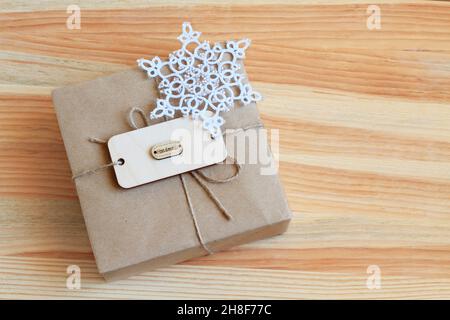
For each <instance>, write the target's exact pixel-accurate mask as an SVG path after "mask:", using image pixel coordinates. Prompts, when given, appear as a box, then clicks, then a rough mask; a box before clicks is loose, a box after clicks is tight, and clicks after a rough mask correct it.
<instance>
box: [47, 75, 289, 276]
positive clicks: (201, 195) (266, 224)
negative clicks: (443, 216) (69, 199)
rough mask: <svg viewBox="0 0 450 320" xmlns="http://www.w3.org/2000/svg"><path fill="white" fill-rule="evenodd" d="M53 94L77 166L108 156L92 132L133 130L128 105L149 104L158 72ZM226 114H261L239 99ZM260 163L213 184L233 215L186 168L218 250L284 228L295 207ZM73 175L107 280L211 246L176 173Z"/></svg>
mask: <svg viewBox="0 0 450 320" xmlns="http://www.w3.org/2000/svg"><path fill="white" fill-rule="evenodd" d="M52 96H53V102H54V106H55V109H56V114H57V118H58V122H59V126H60V129H61V133H62V137H63V140H64V144H65V148H66V151H67V155H68V158H69V162H70V167H71V170H72V173H73V174H77V173H80V172H82V171H84V170H86V169H91V168H95V167H98V166H100V165H103V164H106V163H109V162H110V161H111V159H110V157H109V153H108V150H107V146H106V145H99V144H95V143H89V142H88V140H87V139H88V138H89V137H96V138H101V139H105V140H107V139H109V138H110V137H112V136H113V135H116V134H119V133H123V132H126V131H130V127H129V124H128V123H127V120H126V115H127V112H128V111H129V109H130V108H132V107H141V108H144V109H145V110H146V111H150V110H151V109H152V108H153V106H154V103H155V101H156V97H157V93H156V86H155V82H154V80H152V79H148V78H147V77H146V75H145V73H144V72H142V71H141V70H138V69H137V68H136V69H132V70H129V71H125V72H120V73H117V74H113V75H111V76H108V77H103V78H98V79H95V80H92V81H89V82H85V83H82V84H79V85H74V86H68V87H63V88H58V89H56V90H54V91H53V93H52ZM224 118H225V120H226V123H225V125H224V127H223V128H222V129H223V130H224V129H226V128H242V127H245V126H248V125H252V124H255V123H257V122H259V121H260V119H259V115H258V111H257V108H256V105H255V104H251V105H247V106H236V107H235V108H234V109H233V110H232V111H231V112H227V113H225V114H224ZM156 122H157V121H155V122H154V123H156ZM239 134H245V133H244V132H241V133H237V135H239ZM269 152H270V151H269ZM260 167H261V165H258V164H243V166H242V170H241V172H240V174H239V177H238V178H237V179H235V180H233V181H231V182H229V183H225V184H209V186H210V188H211V189H212V190H213V192H214V193H215V194H216V196H217V197H218V198H219V199H220V200H221V202H222V204H223V205H224V206H225V208H227V210H228V211H229V212H230V213H231V214H232V215H233V217H234V219H233V220H230V221H228V220H226V219H225V218H224V217H223V215H222V214H221V212H220V211H219V210H218V209H217V207H216V205H215V204H214V202H213V201H211V199H210V198H209V197H208V196H207V194H206V193H205V191H204V190H203V189H202V188H201V187H200V186H199V185H198V184H197V183H196V181H195V180H194V179H193V178H192V177H191V176H190V175H189V174H187V175H186V180H187V187H188V189H189V193H190V196H191V199H192V201H193V206H194V209H195V213H196V216H197V219H198V224H199V228H200V230H201V233H202V235H203V237H204V239H205V242H206V243H207V245H208V247H209V248H211V249H213V250H214V251H218V250H222V249H225V248H228V247H230V246H234V245H238V244H242V243H246V242H249V241H254V240H258V239H262V238H265V237H269V236H273V235H276V234H280V233H282V232H284V231H285V230H286V228H287V225H288V223H289V221H290V219H291V213H290V211H289V208H288V205H287V202H286V199H285V196H284V193H283V189H282V186H281V185H280V182H279V178H278V176H277V175H276V174H275V175H261V174H260ZM232 170H234V168H233V166H231V165H214V166H212V167H209V168H206V169H205V173H207V174H208V175H211V176H215V177H219V178H224V177H227V176H229V175H230V174H232V172H233V171H232ZM74 183H75V185H76V189H77V193H78V197H79V199H80V203H81V209H82V212H83V215H84V219H85V222H86V227H87V230H88V234H89V238H90V241H91V245H92V249H93V252H94V255H95V259H96V262H97V266H98V270H99V272H100V273H101V274H102V275H103V276H104V277H105V278H106V279H107V280H114V279H120V278H125V277H128V276H130V275H133V274H136V273H140V272H144V271H148V270H150V269H152V268H155V267H159V266H164V265H169V264H173V263H177V262H180V261H183V260H187V259H190V258H193V257H198V256H201V255H205V254H206V252H205V250H204V249H203V248H202V246H201V244H200V243H199V240H198V238H197V235H196V231H195V227H194V223H193V220H192V216H191V214H190V212H189V207H188V204H187V201H186V198H185V194H184V193H183V189H182V184H181V181H180V177H179V176H174V177H170V178H167V179H164V180H160V181H157V182H153V183H150V184H146V185H143V186H139V187H135V188H132V189H122V188H121V187H120V186H119V185H118V184H117V181H116V178H115V174H114V170H113V169H112V168H108V169H105V170H102V171H99V172H97V173H95V174H92V175H89V176H83V177H80V178H77V179H75V181H74Z"/></svg>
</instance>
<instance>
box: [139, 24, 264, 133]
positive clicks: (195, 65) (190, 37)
mask: <svg viewBox="0 0 450 320" xmlns="http://www.w3.org/2000/svg"><path fill="white" fill-rule="evenodd" d="M200 34H201V33H200V32H197V31H194V30H193V29H192V27H191V24H190V23H187V22H185V23H183V33H182V34H181V35H180V36H179V37H178V40H180V42H181V43H182V47H181V49H179V50H177V51H174V52H172V53H171V54H170V55H169V59H168V61H162V60H161V59H160V58H159V57H154V58H153V59H151V60H146V59H139V60H137V63H138V66H139V67H140V68H142V69H144V70H145V71H147V75H148V76H149V77H150V78H156V79H157V81H158V89H159V91H160V98H159V99H158V100H157V102H156V108H155V109H154V110H153V111H152V112H151V113H150V117H151V118H153V119H154V118H160V117H163V116H167V117H173V116H174V115H175V111H176V110H179V111H181V113H182V114H183V115H184V116H188V115H189V114H190V115H191V116H192V117H193V118H194V119H197V118H200V119H202V121H203V127H204V128H205V129H206V130H209V132H210V133H211V134H212V136H216V135H217V134H218V133H219V128H220V127H221V126H222V125H223V124H224V122H225V121H224V119H223V118H222V117H221V116H220V113H221V112H222V111H229V110H230V109H231V108H232V107H233V106H234V102H235V101H240V102H241V103H242V104H244V105H247V104H249V103H251V102H252V101H259V100H261V95H260V94H259V93H258V92H256V91H253V89H252V87H251V86H250V85H249V84H248V83H245V82H244V75H243V74H242V73H241V72H239V69H240V63H239V60H242V59H244V57H245V50H246V49H247V48H248V47H249V45H250V40H249V39H243V40H239V41H227V42H226V43H225V46H223V45H221V44H220V43H216V44H214V46H212V47H211V45H210V43H209V42H208V41H203V42H200V41H199V37H200Z"/></svg>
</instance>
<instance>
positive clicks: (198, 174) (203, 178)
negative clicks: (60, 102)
mask: <svg viewBox="0 0 450 320" xmlns="http://www.w3.org/2000/svg"><path fill="white" fill-rule="evenodd" d="M135 114H139V115H140V116H141V118H142V119H143V120H144V123H145V125H146V126H149V125H150V122H149V120H148V118H147V117H146V115H145V112H144V111H143V110H142V109H141V108H137V107H134V108H132V109H130V111H129V113H128V123H129V124H130V126H131V127H132V128H133V129H139V127H138V125H137V124H136V121H135ZM166 120H167V119H166ZM261 126H262V125H261V124H260V123H258V124H255V125H251V126H248V127H245V128H240V129H238V130H244V131H245V130H248V129H251V128H258V127H261ZM88 141H89V142H92V143H98V144H106V143H107V141H105V140H102V139H98V138H92V137H91V138H89V139H88ZM227 159H230V160H232V161H233V163H232V164H233V165H234V166H235V168H236V170H235V172H234V174H233V175H232V176H230V177H227V178H225V179H216V178H212V177H209V176H207V175H206V174H205V173H204V172H202V171H201V169H198V170H195V171H190V172H187V173H181V174H179V177H180V180H181V185H182V187H183V191H184V194H185V197H186V202H187V204H188V207H189V212H190V214H191V217H192V221H193V223H194V227H195V232H196V235H197V238H198V240H199V242H200V244H201V246H202V247H203V249H204V250H205V251H206V252H207V253H208V254H212V253H213V251H212V250H211V249H210V248H209V247H208V246H207V245H206V242H205V240H204V239H203V236H202V233H201V231H200V227H199V224H198V221H197V215H196V213H195V210H194V207H193V204H192V199H191V196H190V194H189V190H188V188H187V184H186V177H185V175H186V174H190V175H191V176H192V177H193V178H194V180H195V181H196V182H197V183H198V184H199V185H200V187H202V189H203V190H204V191H205V193H206V194H207V195H208V196H209V198H210V199H211V200H212V201H213V202H214V203H215V205H216V206H217V208H218V209H219V210H220V212H221V213H222V214H223V216H224V217H225V218H226V219H227V220H232V219H233V216H232V215H231V214H230V213H229V212H228V210H227V209H226V208H225V207H224V206H223V204H222V202H221V201H220V200H219V199H218V198H217V196H216V195H215V194H214V192H213V191H212V190H211V189H210V188H209V187H208V185H207V184H206V182H209V183H215V184H219V183H228V182H231V181H233V180H235V179H236V178H237V177H238V176H239V173H240V171H241V165H240V164H239V163H238V162H237V161H236V159H234V158H232V157H229V156H228V157H227ZM225 162H226V159H225V160H224V161H223V163H225ZM120 164H121V163H120V162H119V160H118V161H113V162H110V163H108V164H105V165H101V166H98V167H96V168H93V169H89V170H85V171H82V172H80V173H78V174H75V175H73V176H72V179H73V180H75V179H78V178H81V177H83V176H87V175H91V174H94V173H97V172H99V171H102V170H103V169H107V168H110V167H113V166H116V165H120Z"/></svg>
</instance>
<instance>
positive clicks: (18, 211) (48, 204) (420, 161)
mask: <svg viewBox="0 0 450 320" xmlns="http://www.w3.org/2000/svg"><path fill="white" fill-rule="evenodd" d="M73 2H75V3H76V1H70V3H71V4H72V3H73ZM329 2H330V1H302V2H301V3H298V4H295V3H291V2H289V1H286V2H284V4H283V5H275V4H273V2H272V3H271V2H270V1H254V2H251V3H250V4H249V5H245V6H244V5H239V3H236V2H232V1H231V2H228V3H227V4H223V2H221V3H220V4H218V3H215V4H210V3H204V2H202V1H201V2H200V1H199V2H197V1H194V2H190V3H188V4H184V5H178V4H177V3H176V2H171V3H170V5H163V4H161V3H158V2H155V3H153V4H152V5H151V6H148V5H147V4H146V3H144V2H142V1H137V2H135V3H134V4H133V5H129V3H128V2H125V1H120V0H115V1H107V2H106V1H100V2H96V3H95V5H93V4H92V3H91V4H90V5H88V4H87V2H84V1H80V2H79V4H80V7H81V8H82V13H81V14H82V21H81V30H68V29H67V28H66V24H65V22H66V19H67V16H68V14H67V13H66V10H65V9H66V7H67V3H65V2H60V1H48V3H47V5H46V6H44V5H42V4H39V2H29V1H5V2H2V4H1V5H0V10H1V13H0V61H1V65H2V72H1V73H0V133H1V134H0V297H1V298H355V299H358V298H374V299H380V298H381V299H383V298H385V299H386V298H399V299H405V298H450V254H449V253H450V125H449V124H450V90H449V89H450V10H449V9H450V4H449V3H446V2H440V1H433V2H414V3H413V2H411V3H404V1H396V2H395V3H385V2H384V1H382V2H380V1H378V3H379V6H380V8H381V13H382V20H381V22H382V28H381V30H372V31H371V30H368V29H367V27H366V19H367V16H368V15H367V13H366V9H367V3H366V4H362V3H355V2H354V1H348V2H346V3H342V4H330V3H329ZM184 20H189V21H191V22H192V24H193V25H194V26H195V27H196V28H197V29H198V30H202V31H203V36H204V38H208V39H211V40H223V39H226V38H230V37H231V38H237V37H244V36H245V37H249V38H251V39H252V40H253V43H252V46H251V47H250V49H249V51H248V56H247V61H246V66H247V71H248V73H249V76H250V79H251V80H252V82H253V83H254V85H255V87H256V88H257V89H258V90H259V91H260V92H262V93H263V95H264V101H263V102H261V103H260V105H259V108H260V111H261V114H262V118H263V121H264V123H265V124H266V126H267V127H269V128H271V129H277V130H279V136H280V145H279V156H280V174H281V178H282V181H283V184H284V187H285V190H286V193H287V196H288V200H289V204H290V207H291V208H292V210H293V211H294V212H295V217H294V219H293V222H292V224H291V227H290V229H289V231H288V232H287V233H286V234H285V235H283V236H280V237H275V238H272V239H267V240H264V241H259V242H256V243H252V244H248V245H245V246H241V247H238V248H233V249H231V250H229V251H226V252H222V253H219V254H216V255H213V256H208V257H203V258H200V259H195V260H191V261H187V262H185V263H183V264H180V265H176V266H172V267H168V268H164V269H160V270H156V271H153V272H149V273H146V274H143V275H141V276H137V277H133V278H131V279H129V280H125V281H121V282H117V283H111V284H106V283H104V282H103V281H102V280H101V278H100V276H99V275H98V272H97V270H96V267H95V262H94V258H93V255H92V252H91V248H90V244H89V240H88V237H87V234H86V230H85V226H84V222H83V218H82V215H81V210H80V207H79V204H78V200H77V196H76V192H75V189H74V186H73V183H72V181H71V179H70V176H71V173H70V169H69V166H68V162H67V158H66V154H65V150H64V145H63V142H62V139H61V136H60V132H59V128H58V124H57V121H56V117H55V114H54V111H53V106H52V102H51V98H50V92H51V90H52V89H53V88H55V87H58V86H63V85H67V84H73V83H77V82H81V81H84V80H88V79H93V78H95V77H98V76H101V75H106V74H110V73H113V72H116V71H119V70H124V69H126V68H130V67H132V66H133V65H134V61H135V60H136V58H138V57H142V56H146V57H151V56H153V55H162V56H165V55H167V53H168V52H169V51H171V50H174V49H176V48H177V46H178V43H177V41H175V37H176V36H177V35H178V33H179V29H180V24H181V22H182V21H184ZM71 264H76V265H79V266H80V267H81V270H82V288H81V289H80V290H69V289H67V288H66V278H67V276H68V275H67V274H66V268H67V266H68V265H71ZM369 265H378V266H379V267H380V269H381V272H382V280H381V284H382V288H381V289H379V290H369V289H368V288H367V287H366V279H367V276H368V275H367V273H366V270H367V267H368V266H369Z"/></svg>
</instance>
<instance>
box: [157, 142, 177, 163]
mask: <svg viewBox="0 0 450 320" xmlns="http://www.w3.org/2000/svg"><path fill="white" fill-rule="evenodd" d="M150 153H151V155H152V157H153V158H155V159H156V160H162V159H166V158H170V157H175V156H178V155H180V154H182V153H183V146H182V145H181V142H180V141H167V142H162V143H158V144H155V145H154V146H153V147H152V148H151V150H150Z"/></svg>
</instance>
